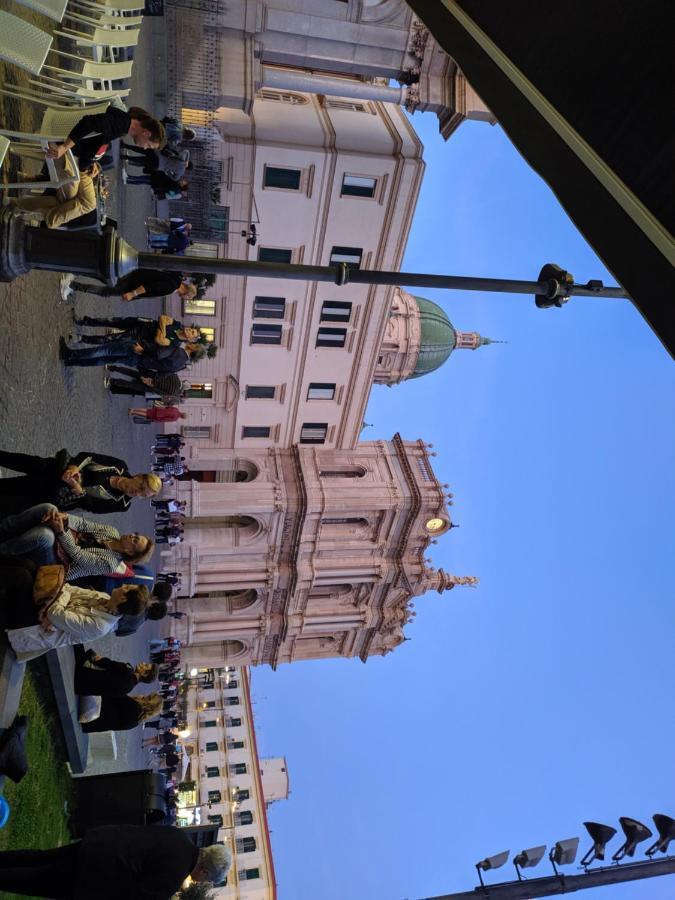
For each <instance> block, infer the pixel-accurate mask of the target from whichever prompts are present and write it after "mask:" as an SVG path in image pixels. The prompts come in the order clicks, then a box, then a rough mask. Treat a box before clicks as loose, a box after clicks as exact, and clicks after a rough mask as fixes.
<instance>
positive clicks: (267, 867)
mask: <svg viewBox="0 0 675 900" xmlns="http://www.w3.org/2000/svg"><path fill="white" fill-rule="evenodd" d="M186 674H187V675H188V677H189V688H188V692H187V699H186V703H187V708H186V720H187V729H188V731H189V734H188V736H187V737H186V738H184V739H183V741H182V743H183V745H184V746H185V747H187V748H188V751H189V752H190V755H191V757H192V762H191V764H190V770H189V773H188V774H187V780H186V781H185V782H183V787H184V788H185V789H184V790H182V791H180V792H179V794H178V824H179V826H180V825H193V824H202V825H205V824H211V825H215V826H217V827H218V840H219V841H222V842H223V843H224V844H226V845H227V846H228V847H229V848H230V849H231V851H232V855H233V864H232V868H231V870H230V873H229V875H228V879H227V884H226V885H224V886H223V887H218V888H216V889H215V891H214V893H215V896H216V898H217V900H274V898H276V896H277V891H276V881H275V877H274V862H273V859H272V848H271V843H270V831H269V823H268V820H267V810H268V808H269V806H270V804H272V803H274V802H275V801H277V800H285V799H286V798H287V797H288V794H289V780H288V771H287V766H286V760H285V759H284V758H283V757H275V758H270V759H263V758H261V757H260V756H259V754H258V746H257V742H256V733H255V722H254V719H253V706H252V702H251V685H250V677H249V673H248V670H247V669H246V668H240V667H235V666H227V667H222V668H218V669H209V668H200V669H197V668H192V670H188V672H187V673H186Z"/></svg>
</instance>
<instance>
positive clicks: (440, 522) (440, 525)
mask: <svg viewBox="0 0 675 900" xmlns="http://www.w3.org/2000/svg"><path fill="white" fill-rule="evenodd" d="M447 524H448V523H447V522H446V521H445V519H438V518H435V519H429V520H428V521H427V523H426V525H425V528H426V529H427V531H429V532H430V533H431V534H435V533H436V532H438V531H443V529H444V528H445V526H446V525H447Z"/></svg>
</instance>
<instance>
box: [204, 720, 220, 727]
mask: <svg viewBox="0 0 675 900" xmlns="http://www.w3.org/2000/svg"><path fill="white" fill-rule="evenodd" d="M217 724H218V722H217V720H216V719H208V720H207V721H206V722H202V728H215V727H216V725H217Z"/></svg>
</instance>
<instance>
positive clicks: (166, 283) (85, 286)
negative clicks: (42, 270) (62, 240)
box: [59, 269, 197, 302]
mask: <svg viewBox="0 0 675 900" xmlns="http://www.w3.org/2000/svg"><path fill="white" fill-rule="evenodd" d="M185 277H186V274H185V273H184V272H183V273H181V272H161V271H159V270H158V269H136V271H135V272H131V273H130V274H129V275H125V276H124V278H120V279H119V280H118V282H117V284H116V285H115V286H114V287H109V286H108V285H105V284H91V283H88V282H84V281H76V280H75V276H74V275H72V274H70V273H68V274H66V275H62V276H61V280H60V282H59V285H60V290H61V298H62V299H63V300H64V301H66V302H68V301H69V300H72V299H73V297H74V296H75V291H83V292H84V293H87V294H95V295H96V296H97V297H120V298H121V299H122V300H124V301H125V302H129V301H131V300H136V299H137V298H138V297H169V296H170V295H171V294H173V293H174V292H177V293H178V296H179V298H180V299H181V300H193V299H194V298H195V297H196V296H197V287H196V285H194V284H189V283H188V282H186V281H185V280H184V279H185Z"/></svg>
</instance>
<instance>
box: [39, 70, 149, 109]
mask: <svg viewBox="0 0 675 900" xmlns="http://www.w3.org/2000/svg"><path fill="white" fill-rule="evenodd" d="M30 83H31V84H33V85H35V87H36V88H40V92H41V93H43V94H44V95H45V97H46V98H47V99H50V98H51V99H52V100H54V101H58V100H61V101H62V102H64V103H66V104H67V103H68V102H69V98H72V101H73V102H81V101H83V100H112V99H113V97H122V98H125V97H128V96H129V94H130V93H131V88H122V89H115V90H114V91H113V90H112V89H111V88H107V87H102V88H93V87H91V88H90V87H87V85H86V84H71V83H69V82H66V81H62V80H61V79H60V78H53V77H51V76H49V75H45V74H44V73H43V74H42V75H41V76H40V77H39V79H37V78H31V79H30Z"/></svg>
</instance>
